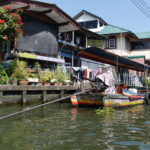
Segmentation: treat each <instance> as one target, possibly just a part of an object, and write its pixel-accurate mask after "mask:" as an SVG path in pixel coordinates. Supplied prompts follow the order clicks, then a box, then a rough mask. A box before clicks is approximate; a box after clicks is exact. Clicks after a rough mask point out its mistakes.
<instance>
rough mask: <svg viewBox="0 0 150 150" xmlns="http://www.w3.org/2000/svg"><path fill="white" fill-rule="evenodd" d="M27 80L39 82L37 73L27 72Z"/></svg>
mask: <svg viewBox="0 0 150 150" xmlns="http://www.w3.org/2000/svg"><path fill="white" fill-rule="evenodd" d="M28 82H32V83H37V82H39V79H38V75H37V74H35V73H29V75H28Z"/></svg>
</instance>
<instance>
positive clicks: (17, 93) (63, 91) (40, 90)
mask: <svg viewBox="0 0 150 150" xmlns="http://www.w3.org/2000/svg"><path fill="white" fill-rule="evenodd" d="M77 90H78V88H77V87H76V86H54V85H51V86H31V85H27V86H19V85H18V86H12V85H8V86H3V85H1V86H0V105H9V104H29V103H36V102H43V103H44V102H48V101H52V100H55V99H58V98H61V97H64V96H67V95H70V94H73V93H75V92H76V91H77Z"/></svg>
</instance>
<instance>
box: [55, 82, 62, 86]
mask: <svg viewBox="0 0 150 150" xmlns="http://www.w3.org/2000/svg"><path fill="white" fill-rule="evenodd" d="M54 85H55V86H62V83H61V82H56V83H55V84H54Z"/></svg>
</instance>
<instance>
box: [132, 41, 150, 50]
mask: <svg viewBox="0 0 150 150" xmlns="http://www.w3.org/2000/svg"><path fill="white" fill-rule="evenodd" d="M149 48H150V46H149V41H140V42H132V43H131V49H132V50H139V49H149Z"/></svg>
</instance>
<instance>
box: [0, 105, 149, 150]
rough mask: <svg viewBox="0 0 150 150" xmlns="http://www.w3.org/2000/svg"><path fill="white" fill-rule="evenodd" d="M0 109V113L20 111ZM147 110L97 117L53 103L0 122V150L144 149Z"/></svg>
mask: <svg viewBox="0 0 150 150" xmlns="http://www.w3.org/2000/svg"><path fill="white" fill-rule="evenodd" d="M21 109H22V108H21V107H19V106H15V107H12V106H11V107H7V108H5V107H1V109H0V114H1V115H3V114H4V113H5V112H6V113H8V112H14V111H16V110H21ZM149 116H150V107H149V106H143V105H141V106H136V107H132V108H129V109H123V110H115V111H114V112H112V113H104V114H101V115H97V114H96V113H95V109H89V108H78V107H72V106H71V105H70V104H64V103H63V104H62V103H56V104H52V105H49V106H45V107H41V108H39V109H37V110H34V111H30V112H27V113H23V114H21V115H18V116H14V117H11V118H7V119H5V120H1V121H0V149H2V150H50V149H52V150H97V149H101V150H103V149H104V150H114V149H115V150H122V149H132V150H134V149H135V150H138V149H141V150H147V149H150V142H149V139H150V132H149V131H150V119H149Z"/></svg>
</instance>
